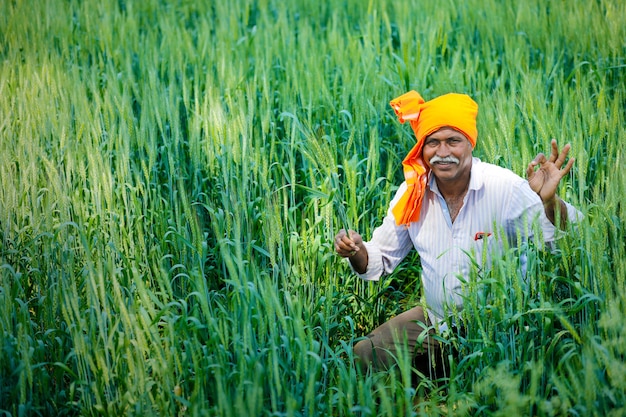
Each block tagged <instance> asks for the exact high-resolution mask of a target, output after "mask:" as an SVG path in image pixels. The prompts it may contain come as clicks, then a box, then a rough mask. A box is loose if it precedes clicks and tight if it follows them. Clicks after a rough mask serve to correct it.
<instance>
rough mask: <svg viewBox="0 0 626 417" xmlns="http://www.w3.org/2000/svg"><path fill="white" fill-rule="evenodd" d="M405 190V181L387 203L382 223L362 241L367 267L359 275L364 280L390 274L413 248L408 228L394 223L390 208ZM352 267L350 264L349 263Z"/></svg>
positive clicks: (376, 278) (371, 279) (374, 279)
mask: <svg viewBox="0 0 626 417" xmlns="http://www.w3.org/2000/svg"><path fill="white" fill-rule="evenodd" d="M404 191H406V183H403V184H402V185H401V186H400V187H399V188H398V191H397V192H396V195H395V197H394V198H393V200H392V201H391V203H390V204H389V209H388V210H387V215H386V216H385V219H384V220H383V223H382V224H381V225H380V226H378V227H377V228H376V229H375V230H374V233H373V234H372V239H371V240H370V241H368V242H364V243H363V245H364V246H365V248H366V249H367V256H368V262H367V269H366V270H365V273H363V274H359V273H358V272H356V271H354V269H352V270H353V271H354V273H355V274H357V275H358V276H359V277H361V278H362V279H364V280H366V281H376V280H378V279H380V277H381V276H383V275H386V274H390V273H391V272H393V270H394V269H395V268H396V266H398V264H399V263H400V262H401V261H402V260H403V259H404V258H405V257H406V255H407V254H408V253H409V252H410V251H411V249H413V242H412V240H411V237H410V235H409V229H408V228H407V227H406V226H404V225H400V226H398V225H396V221H395V219H394V217H393V214H392V211H391V210H392V209H393V207H394V206H395V204H396V203H397V201H398V200H399V199H400V197H401V196H402V194H403V193H404ZM350 266H351V267H352V265H350Z"/></svg>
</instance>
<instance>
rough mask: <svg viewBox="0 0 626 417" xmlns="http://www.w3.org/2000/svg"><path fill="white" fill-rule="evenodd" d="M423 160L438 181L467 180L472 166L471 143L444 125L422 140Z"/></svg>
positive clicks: (459, 133) (456, 131)
mask: <svg viewBox="0 0 626 417" xmlns="http://www.w3.org/2000/svg"><path fill="white" fill-rule="evenodd" d="M422 156H423V158H424V162H426V164H427V165H428V166H429V167H430V169H431V170H432V172H433V174H434V175H435V177H436V178H437V180H439V181H444V182H453V181H459V180H463V181H467V180H468V179H469V176H470V171H471V168H472V144H471V143H470V141H469V140H468V139H467V138H466V137H465V135H463V134H462V133H461V132H459V131H458V130H454V129H452V128H449V127H444V128H441V129H439V130H437V131H436V132H435V133H431V134H430V135H429V136H428V137H427V138H426V139H425V140H424V148H423V151H422Z"/></svg>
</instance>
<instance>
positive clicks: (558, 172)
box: [526, 139, 574, 204]
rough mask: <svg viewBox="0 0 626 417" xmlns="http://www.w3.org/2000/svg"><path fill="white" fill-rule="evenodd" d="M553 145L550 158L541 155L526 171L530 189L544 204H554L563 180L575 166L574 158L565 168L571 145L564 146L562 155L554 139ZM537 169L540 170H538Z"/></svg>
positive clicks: (538, 155)
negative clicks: (557, 190)
mask: <svg viewBox="0 0 626 417" xmlns="http://www.w3.org/2000/svg"><path fill="white" fill-rule="evenodd" d="M551 145H552V152H551V153H550V158H546V156H545V155H544V154H543V153H539V154H537V156H536V157H535V159H533V160H532V161H531V162H530V163H529V164H528V168H527V169H526V178H527V179H528V184H529V185H530V188H531V189H532V190H533V191H534V192H536V193H537V194H539V197H541V201H543V202H544V204H546V203H551V202H553V200H554V198H555V197H556V189H557V187H558V185H559V182H560V181H561V178H563V177H564V176H565V175H567V173H568V172H569V171H570V169H572V166H573V165H574V158H570V160H569V161H567V164H565V166H563V164H564V163H565V159H566V158H567V154H568V153H569V151H570V148H571V146H570V144H569V143H568V144H567V145H565V146H563V149H562V150H561V152H560V153H559V147H558V146H557V144H556V140H555V139H552V142H551ZM537 167H539V169H536V168H537Z"/></svg>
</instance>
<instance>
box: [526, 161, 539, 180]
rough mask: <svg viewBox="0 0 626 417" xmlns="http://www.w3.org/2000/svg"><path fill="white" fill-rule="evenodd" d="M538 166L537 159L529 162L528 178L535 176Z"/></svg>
mask: <svg viewBox="0 0 626 417" xmlns="http://www.w3.org/2000/svg"><path fill="white" fill-rule="evenodd" d="M536 166H537V163H536V162H535V161H531V162H530V163H529V164H528V167H527V168H526V178H530V177H532V176H533V174H534V173H535V167H536Z"/></svg>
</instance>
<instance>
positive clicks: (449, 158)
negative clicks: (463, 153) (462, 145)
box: [429, 155, 460, 165]
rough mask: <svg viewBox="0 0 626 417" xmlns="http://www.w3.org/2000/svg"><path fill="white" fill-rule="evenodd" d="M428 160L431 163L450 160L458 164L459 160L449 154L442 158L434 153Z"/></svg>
mask: <svg viewBox="0 0 626 417" xmlns="http://www.w3.org/2000/svg"><path fill="white" fill-rule="evenodd" d="M429 162H430V163H431V164H435V163H437V162H451V163H453V164H457V165H458V164H459V162H460V161H459V159H458V158H455V157H454V156H451V155H450V156H446V157H445V158H442V157H440V156H437V155H435V156H433V157H432V158H430V161H429Z"/></svg>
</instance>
